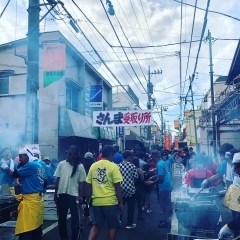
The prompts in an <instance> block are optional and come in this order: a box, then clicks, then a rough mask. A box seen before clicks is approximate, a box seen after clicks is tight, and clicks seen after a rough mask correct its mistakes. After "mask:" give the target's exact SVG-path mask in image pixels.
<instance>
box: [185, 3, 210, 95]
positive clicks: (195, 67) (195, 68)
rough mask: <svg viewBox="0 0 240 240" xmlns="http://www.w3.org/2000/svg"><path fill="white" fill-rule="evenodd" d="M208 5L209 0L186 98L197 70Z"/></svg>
mask: <svg viewBox="0 0 240 240" xmlns="http://www.w3.org/2000/svg"><path fill="white" fill-rule="evenodd" d="M209 5H210V0H208V2H207V8H206V12H205V16H204V22H203V28H202V33H201V39H200V43H199V46H198V51H197V56H196V62H195V66H194V70H193V74H192V78H191V79H190V86H189V89H188V92H187V94H186V97H187V96H188V93H189V91H190V89H191V85H192V82H193V81H194V77H195V73H196V70H197V64H198V57H199V54H200V50H201V46H202V39H203V36H204V33H205V29H206V26H207V15H208V9H209Z"/></svg>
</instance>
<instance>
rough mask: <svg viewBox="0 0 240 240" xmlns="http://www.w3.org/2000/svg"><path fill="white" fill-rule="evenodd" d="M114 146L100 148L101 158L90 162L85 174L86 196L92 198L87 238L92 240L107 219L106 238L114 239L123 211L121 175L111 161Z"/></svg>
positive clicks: (87, 198)
mask: <svg viewBox="0 0 240 240" xmlns="http://www.w3.org/2000/svg"><path fill="white" fill-rule="evenodd" d="M114 154H115V148H114V147H113V146H108V145H107V146H105V147H104V148H103V149H102V160H101V161H98V162H96V163H94V164H92V166H91V168H90V169H89V172H88V175H87V179H86V182H87V196H86V200H87V202H89V199H90V197H91V198H92V205H93V216H94V221H93V227H92V229H91V231H90V234H89V237H88V240H94V239H95V238H96V237H97V235H98V233H99V231H100V229H101V228H102V227H103V225H104V221H105V220H106V221H107V225H108V239H109V240H115V239H116V228H117V227H119V226H120V224H121V223H120V218H119V217H120V214H121V213H122V212H123V201H122V192H121V186H120V182H122V180H123V179H122V175H121V173H120V171H119V168H118V165H117V164H115V163H113V162H112V161H113V155H114Z"/></svg>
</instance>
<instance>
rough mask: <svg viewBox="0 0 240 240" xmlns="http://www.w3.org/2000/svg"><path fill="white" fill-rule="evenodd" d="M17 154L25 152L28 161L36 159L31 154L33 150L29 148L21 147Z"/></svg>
mask: <svg viewBox="0 0 240 240" xmlns="http://www.w3.org/2000/svg"><path fill="white" fill-rule="evenodd" d="M19 154H27V155H28V158H29V162H32V161H34V160H36V159H37V158H36V157H34V156H33V152H32V151H31V150H30V149H29V148H23V149H21V150H20V151H19Z"/></svg>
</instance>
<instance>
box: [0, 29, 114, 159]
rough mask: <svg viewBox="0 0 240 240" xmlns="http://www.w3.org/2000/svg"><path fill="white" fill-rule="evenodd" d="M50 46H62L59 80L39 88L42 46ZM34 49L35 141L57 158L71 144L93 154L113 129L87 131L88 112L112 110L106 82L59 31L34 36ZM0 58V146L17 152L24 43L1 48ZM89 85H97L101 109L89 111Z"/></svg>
mask: <svg viewBox="0 0 240 240" xmlns="http://www.w3.org/2000/svg"><path fill="white" fill-rule="evenodd" d="M52 43H64V44H66V59H65V60H66V69H65V76H64V77H62V78H61V79H60V80H58V81H56V82H53V83H52V84H50V85H49V86H47V87H44V83H43V79H44V48H43V46H44V45H46V44H52ZM39 46H41V47H40V48H39V90H38V105H39V128H38V129H39V131H38V139H39V147H40V151H41V153H42V154H43V155H48V156H52V157H59V158H60V160H61V159H64V158H65V157H66V150H67V149H68V147H69V146H70V145H73V144H74V145H77V146H78V147H80V149H81V153H82V155H83V154H84V153H85V152H86V151H92V152H98V150H99V143H102V142H104V141H106V142H108V141H110V142H113V141H114V140H115V132H114V131H113V129H110V128H109V129H108V128H107V129H104V131H100V129H98V128H93V127H92V111H93V110H102V109H105V110H111V109H112V86H111V84H110V83H109V82H108V81H107V80H106V79H104V78H103V77H102V76H101V74H99V73H98V72H97V70H96V69H95V68H93V67H92V65H91V64H90V63H89V62H88V61H87V60H86V59H85V58H84V57H83V56H82V55H81V53H80V52H78V51H77V50H76V48H75V47H74V46H73V45H72V44H71V43H70V42H68V41H67V39H66V38H65V37H64V36H63V35H62V34H61V33H60V32H58V31H56V32H46V33H42V34H40V41H39ZM0 54H1V56H4V57H1V58H0V86H2V87H3V86H4V87H3V88H2V90H0V106H1V110H2V111H1V112H2V113H1V117H0V121H1V122H0V124H1V128H0V135H1V139H0V141H1V143H2V144H1V145H2V146H6V147H11V148H13V149H14V150H18V148H19V147H22V145H24V144H25V139H24V135H25V132H24V131H25V114H26V108H27V107H28V104H27V103H26V77H27V76H26V73H27V65H26V63H27V59H26V55H27V39H21V40H17V41H15V42H11V43H6V44H3V45H1V46H0ZM91 85H102V92H103V107H101V108H94V109H93V108H90V105H89V101H90V97H89V94H90V86H91ZM29 107H30V106H29ZM102 132H104V134H103V133H102ZM105 132H106V134H105ZM101 133H102V134H101Z"/></svg>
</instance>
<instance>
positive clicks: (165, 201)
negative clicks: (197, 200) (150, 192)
mask: <svg viewBox="0 0 240 240" xmlns="http://www.w3.org/2000/svg"><path fill="white" fill-rule="evenodd" d="M171 192H172V191H171V190H166V191H159V201H160V205H161V207H162V208H172V202H171Z"/></svg>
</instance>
